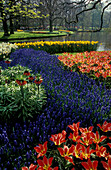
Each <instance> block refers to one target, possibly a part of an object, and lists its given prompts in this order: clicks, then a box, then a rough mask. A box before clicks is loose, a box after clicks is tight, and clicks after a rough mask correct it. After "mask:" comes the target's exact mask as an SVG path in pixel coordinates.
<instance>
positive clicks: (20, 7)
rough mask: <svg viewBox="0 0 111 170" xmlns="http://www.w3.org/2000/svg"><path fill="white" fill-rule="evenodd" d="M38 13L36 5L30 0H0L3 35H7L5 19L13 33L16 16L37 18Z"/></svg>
mask: <svg viewBox="0 0 111 170" xmlns="http://www.w3.org/2000/svg"><path fill="white" fill-rule="evenodd" d="M39 13H40V12H39V11H38V5H37V4H34V3H30V0H1V1H0V14H1V20H2V23H3V30H4V35H9V34H8V25H7V21H10V33H14V30H13V19H14V18H17V17H18V16H22V17H26V16H27V17H29V18H37V17H38V16H39Z"/></svg>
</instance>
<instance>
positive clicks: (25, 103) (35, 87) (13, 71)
mask: <svg viewBox="0 0 111 170" xmlns="http://www.w3.org/2000/svg"><path fill="white" fill-rule="evenodd" d="M24 73H29V74H30V76H29V75H28V74H24ZM31 78H33V80H31ZM39 79H40V80H41V81H40V80H39ZM0 80H1V81H0V116H1V119H3V120H5V122H7V121H9V120H11V121H12V120H13V121H14V120H17V119H23V120H26V119H27V118H29V117H30V118H31V117H32V118H33V117H34V116H36V114H40V112H41V110H42V108H43V106H44V105H45V104H46V98H47V97H46V94H45V90H44V87H43V86H42V85H41V84H40V83H41V82H42V79H41V76H40V75H39V74H37V75H35V76H34V75H33V74H31V70H30V69H28V68H26V67H22V66H20V65H17V66H13V67H8V69H5V70H1V74H0ZM34 80H36V82H40V83H39V84H36V83H34Z"/></svg>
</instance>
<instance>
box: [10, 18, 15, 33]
mask: <svg viewBox="0 0 111 170" xmlns="http://www.w3.org/2000/svg"><path fill="white" fill-rule="evenodd" d="M10 34H14V30H13V21H12V16H11V15H10Z"/></svg>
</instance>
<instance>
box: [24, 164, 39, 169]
mask: <svg viewBox="0 0 111 170" xmlns="http://www.w3.org/2000/svg"><path fill="white" fill-rule="evenodd" d="M36 168H37V165H33V164H31V165H30V167H29V169H28V167H22V170H35V169H36Z"/></svg>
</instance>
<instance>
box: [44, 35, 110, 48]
mask: <svg viewBox="0 0 111 170" xmlns="http://www.w3.org/2000/svg"><path fill="white" fill-rule="evenodd" d="M47 40H48V41H49V40H50V41H80V40H81V41H98V42H99V43H98V48H97V51H108V50H111V32H95V33H88V32H79V33H78V32H76V33H75V34H73V35H70V36H64V37H54V38H49V39H47Z"/></svg>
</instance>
